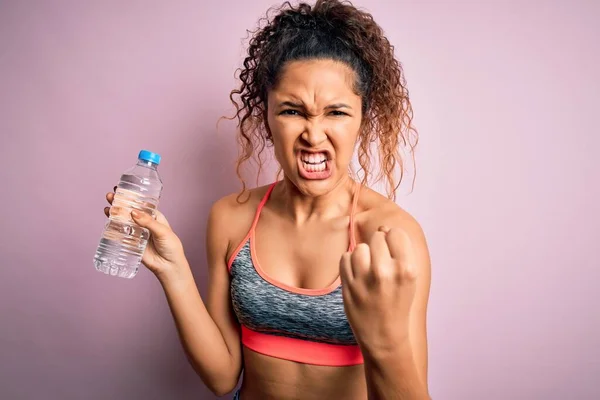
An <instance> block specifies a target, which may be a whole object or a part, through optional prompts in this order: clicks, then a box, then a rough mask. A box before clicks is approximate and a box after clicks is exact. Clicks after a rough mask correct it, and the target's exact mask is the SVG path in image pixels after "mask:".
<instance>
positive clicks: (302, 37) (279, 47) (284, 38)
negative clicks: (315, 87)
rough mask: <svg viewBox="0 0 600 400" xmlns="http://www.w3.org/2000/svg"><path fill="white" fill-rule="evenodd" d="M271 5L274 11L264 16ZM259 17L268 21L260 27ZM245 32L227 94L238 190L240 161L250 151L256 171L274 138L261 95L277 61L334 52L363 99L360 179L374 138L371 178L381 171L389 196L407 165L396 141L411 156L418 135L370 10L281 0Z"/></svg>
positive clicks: (329, 0) (333, 1) (396, 67)
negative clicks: (235, 84)
mask: <svg viewBox="0 0 600 400" xmlns="http://www.w3.org/2000/svg"><path fill="white" fill-rule="evenodd" d="M273 11H274V12H276V15H275V16H274V17H273V18H270V17H269V14H270V13H271V12H273ZM261 23H266V24H265V26H263V27H260V25H261ZM249 33H251V34H252V37H251V39H250V41H249V46H248V50H247V56H246V57H245V59H244V62H243V68H240V69H238V70H237V73H239V79H240V81H241V85H240V87H239V88H237V89H235V90H233V91H232V92H231V93H230V96H229V98H230V99H231V102H232V103H233V104H234V106H235V109H236V112H235V115H234V116H233V117H232V118H231V119H237V121H238V125H237V128H238V134H237V139H238V143H239V145H240V150H241V152H240V154H239V158H238V160H237V165H236V172H237V175H238V177H239V179H240V181H241V182H242V191H241V193H240V196H241V195H242V194H243V193H244V192H245V191H246V183H245V181H244V179H243V178H242V175H241V169H242V164H243V163H245V162H246V161H248V160H249V159H251V158H254V160H255V161H256V162H257V164H258V174H259V175H260V172H261V169H262V167H263V165H264V160H263V158H262V156H263V152H264V150H265V148H266V147H269V146H271V145H272V141H271V134H270V132H269V128H268V126H267V124H266V115H267V114H266V113H267V94H268V91H269V90H270V89H271V88H272V87H274V86H275V85H276V83H277V80H278V79H279V75H280V73H281V70H282V67H283V66H284V65H285V64H286V63H288V62H290V61H294V60H306V59H332V60H337V61H341V62H343V63H345V64H346V65H348V66H349V67H350V68H352V69H353V70H354V72H355V74H356V82H355V87H354V90H355V91H356V93H357V94H358V95H360V96H361V98H362V108H363V110H362V111H363V125H362V127H361V132H360V144H359V148H358V162H359V164H360V167H361V171H362V179H361V181H362V183H363V184H367V182H368V181H369V180H370V178H371V175H372V172H371V170H370V169H371V164H372V160H371V157H372V153H371V149H372V147H371V146H372V145H373V144H375V145H376V146H377V148H378V159H379V167H380V168H379V174H378V175H377V177H376V179H375V181H376V182H378V181H380V180H381V179H382V178H383V177H385V179H386V189H387V195H388V197H389V198H391V199H392V200H395V198H396V189H397V188H398V187H399V186H400V182H401V180H402V178H403V176H404V172H405V167H404V163H403V158H402V157H401V154H400V148H401V146H402V147H403V148H408V149H409V150H410V154H412V155H413V162H414V152H413V151H414V148H415V146H416V144H417V141H418V135H417V131H416V130H415V129H414V127H413V126H412V118H413V112H412V106H411V103H410V101H409V97H408V90H407V88H406V80H405V78H404V73H403V70H402V66H401V64H400V63H399V62H398V61H397V60H396V58H395V57H394V47H393V46H392V45H391V44H390V42H389V41H388V39H387V38H386V37H385V36H384V33H383V30H382V29H381V27H380V26H379V25H377V23H375V21H374V20H373V17H372V15H371V14H369V13H367V12H364V11H361V10H359V9H357V8H355V7H354V6H353V5H352V4H351V3H349V2H346V1H339V0H317V2H316V3H315V4H314V6H311V5H309V4H306V3H300V4H298V5H296V6H293V5H292V4H291V3H290V2H286V3H284V4H283V5H282V6H281V7H278V8H271V9H270V10H269V11H268V12H267V15H266V17H264V18H263V19H261V20H260V22H259V28H258V29H257V30H256V31H253V32H251V31H249ZM237 73H236V74H237ZM397 169H399V171H400V177H399V179H398V181H396V177H395V171H396V170H397ZM413 183H414V181H413ZM238 200H239V196H238Z"/></svg>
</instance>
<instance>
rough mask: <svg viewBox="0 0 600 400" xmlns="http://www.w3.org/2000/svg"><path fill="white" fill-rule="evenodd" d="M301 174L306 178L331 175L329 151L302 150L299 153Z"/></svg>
mask: <svg viewBox="0 0 600 400" xmlns="http://www.w3.org/2000/svg"><path fill="white" fill-rule="evenodd" d="M298 164H299V165H298V167H299V171H300V175H301V176H302V177H303V178H305V179H326V178H328V177H329V176H330V175H331V159H330V157H329V153H327V152H324V151H323V152H308V151H304V150H302V151H300V153H299V155H298Z"/></svg>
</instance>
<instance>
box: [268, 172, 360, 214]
mask: <svg viewBox="0 0 600 400" xmlns="http://www.w3.org/2000/svg"><path fill="white" fill-rule="evenodd" d="M354 190H355V182H354V180H353V179H352V178H350V176H348V175H346V176H344V178H342V179H340V180H339V181H338V182H337V183H336V184H335V186H334V187H333V188H332V189H331V190H329V191H328V192H326V193H323V194H321V195H318V196H312V195H309V194H306V193H303V192H301V191H300V190H299V189H298V187H297V186H296V185H295V184H294V183H293V182H291V181H290V180H289V179H288V178H287V177H284V179H283V185H281V186H280V187H279V188H277V189H276V190H275V192H277V193H276V197H278V198H279V203H280V204H281V207H282V211H283V212H284V213H285V214H286V215H288V216H289V218H290V219H291V220H293V221H294V222H295V223H296V224H302V223H304V222H306V221H309V220H311V219H330V218H337V217H340V216H343V215H344V216H345V215H348V214H349V213H350V209H351V207H352V200H353V194H354ZM274 194H275V193H274Z"/></svg>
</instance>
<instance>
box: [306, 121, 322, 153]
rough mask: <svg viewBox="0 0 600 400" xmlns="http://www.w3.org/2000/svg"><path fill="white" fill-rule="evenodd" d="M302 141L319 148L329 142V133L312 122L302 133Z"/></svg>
mask: <svg viewBox="0 0 600 400" xmlns="http://www.w3.org/2000/svg"><path fill="white" fill-rule="evenodd" d="M302 140H304V141H305V142H306V143H307V144H309V145H310V146H311V147H318V146H319V145H320V144H321V143H323V142H324V141H326V140H327V132H326V131H325V129H324V127H323V126H320V125H319V124H318V123H315V122H312V123H310V122H309V123H307V124H306V127H305V129H304V132H303V133H302Z"/></svg>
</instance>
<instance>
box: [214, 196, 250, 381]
mask: <svg viewBox="0 0 600 400" xmlns="http://www.w3.org/2000/svg"><path fill="white" fill-rule="evenodd" d="M231 209H232V203H231V199H230V198H229V197H225V198H223V199H221V200H218V201H217V202H216V203H214V204H213V206H212V208H211V210H210V213H209V216H208V224H207V233H206V253H207V259H208V273H209V276H208V296H207V301H206V307H207V310H208V313H209V314H210V316H211V317H212V319H213V320H214V321H215V324H216V325H217V327H218V328H219V331H220V332H221V335H222V336H223V339H224V341H225V344H226V345H227V349H228V350H229V354H230V356H231V361H232V365H233V368H234V369H235V370H236V372H237V374H236V376H238V377H239V374H240V373H241V370H242V349H241V341H240V328H239V324H238V321H237V319H236V317H235V314H234V312H233V308H232V305H231V294H230V290H229V271H228V269H227V261H226V257H227V251H228V248H229V246H230V241H231V235H230V232H229V231H228V229H231V227H232V226H236V225H235V224H232V223H231V222H232V221H231V220H232V212H231V211H232V210H231Z"/></svg>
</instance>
